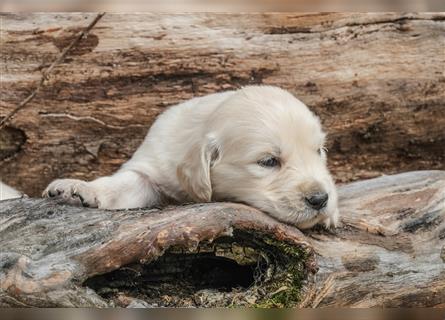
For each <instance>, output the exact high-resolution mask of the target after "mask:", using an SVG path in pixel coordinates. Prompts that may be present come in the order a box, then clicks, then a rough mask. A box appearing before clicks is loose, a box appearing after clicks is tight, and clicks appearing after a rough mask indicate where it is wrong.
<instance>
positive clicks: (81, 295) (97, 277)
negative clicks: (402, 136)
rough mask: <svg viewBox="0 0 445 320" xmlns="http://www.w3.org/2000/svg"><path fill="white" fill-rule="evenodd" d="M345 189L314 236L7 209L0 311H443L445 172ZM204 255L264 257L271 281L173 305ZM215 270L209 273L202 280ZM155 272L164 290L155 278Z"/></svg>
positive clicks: (274, 226)
mask: <svg viewBox="0 0 445 320" xmlns="http://www.w3.org/2000/svg"><path fill="white" fill-rule="evenodd" d="M339 191H340V210H341V213H342V225H341V226H340V227H339V228H337V229H335V230H331V231H326V230H324V229H321V228H319V229H314V230H310V231H307V232H305V234H303V233H301V232H300V231H299V230H297V229H296V228H293V227H291V226H288V225H284V224H282V223H280V222H277V221H275V220H273V219H272V218H270V217H268V216H267V215H265V214H263V213H261V212H259V211H257V210H255V209H252V208H249V207H247V206H244V205H240V204H231V203H214V204H202V205H201V204H198V205H196V204H195V205H187V206H183V207H174V208H167V209H164V210H162V211H160V210H130V211H101V210H97V209H86V208H75V207H69V206H65V205H58V204H55V203H54V202H51V201H47V200H40V199H26V198H25V199H21V200H8V201H4V202H2V203H1V206H0V248H1V249H0V306H100V307H103V306H107V305H118V306H134V305H142V306H143V305H147V306H150V305H157V306H159V305H166V306H228V305H234V304H235V305H255V306H306V307H321V306H356V307H358V306H360V307H370V306H386V307H395V306H397V307H399V306H406V307H413V306H424V307H426V306H442V307H443V306H445V272H444V271H445V269H444V262H445V172H444V171H419V172H410V173H405V174H399V175H394V176H384V177H380V178H375V179H371V180H367V181H361V182H354V183H350V184H348V185H345V186H342V187H341V188H340V190H339ZM228 244H229V247H230V250H228V251H225V253H224V252H223V253H221V254H220V255H218V254H217V252H219V251H221V252H222V251H224V248H226V249H227V245H228ZM209 246H210V247H212V246H213V247H212V248H213V251H212V250H208V249H209ZM240 248H241V249H242V250H241V251H243V250H244V252H243V254H240V255H239V256H237V251H236V250H238V249H240ZM243 248H244V249H243ZM200 249H201V251H200ZM235 249H236V250H235ZM274 250H275V251H274ZM249 252H250V253H249ZM255 252H256V253H257V255H256V256H255ZM175 253H176V257H178V255H179V256H180V258H181V259H183V260H175V259H173V258H174V257H175ZM238 253H239V252H238ZM203 254H204V255H207V256H206V257H207V258H209V257H210V258H211V259H213V260H205V261H207V262H209V263H210V262H215V261H216V264H217V265H218V266H219V267H220V269H223V267H224V263H225V264H226V265H227V263H228V261H229V260H230V259H231V260H232V262H233V260H235V261H236V263H235V264H237V266H236V267H237V268H238V269H236V270H244V271H245V269H242V268H241V266H242V265H249V263H258V261H260V260H261V259H263V260H261V261H263V262H264V263H265V266H263V268H262V270H263V271H264V274H263V278H261V279H260V280H259V278H258V277H259V276H258V275H254V280H255V281H254V282H253V283H252V284H250V285H249V286H247V287H244V288H243V287H240V286H238V287H236V288H234V287H231V288H229V290H227V288H226V289H225V291H224V293H221V292H219V291H218V288H216V287H213V288H212V289H208V288H207V289H206V287H205V286H204V288H203V287H200V288H198V289H199V290H198V289H196V288H192V289H196V291H194V292H193V290H192V291H190V292H188V294H189V295H190V296H193V299H188V300H187V299H175V295H174V294H171V293H170V294H169V295H166V294H165V286H167V285H171V283H170V284H168V283H166V279H167V280H168V277H169V276H170V277H173V280H174V281H175V282H181V281H182V280H183V279H181V278H179V277H178V275H177V274H175V270H176V272H178V271H177V270H179V272H183V271H184V269H181V268H183V266H184V265H185V264H186V262H187V261H188V260H187V259H186V258H187V257H188V258H189V259H190V258H193V257H195V258H199V257H201V258H202V257H203ZM160 256H162V257H160ZM215 256H219V260H218V259H217V258H215ZM241 256H242V258H240V257H241ZM159 257H160V258H159ZM221 257H225V258H227V259H225V260H224V259H222V258H221ZM254 257H256V259H257V260H255V259H254V260H252V261H251V259H252V258H254ZM157 258H158V260H157V261H155V260H156V259H157ZM162 258H165V259H162ZM169 259H170V260H169ZM215 259H216V260H215ZM273 259H275V261H272V260H273ZM295 259H297V260H299V261H295ZM178 261H179V262H178ZM249 261H250V262H249ZM280 261H281V262H282V263H281V264H280ZM158 263H163V264H162V268H164V269H165V268H166V267H169V268H170V269H169V271H168V272H170V274H168V273H167V274H166V273H165V272H164V273H159V269H157V268H156V267H153V266H156V264H158ZM272 265H273V266H274V268H269V267H270V266H272ZM289 265H292V266H294V267H297V268H296V269H286V268H288V267H289ZM201 266H202V264H201ZM147 267H148V268H150V267H151V269H148V270H149V271H144V270H147V269H144V268H147ZM232 267H234V266H232ZM240 268H241V269H240ZM258 268H259V266H258V265H257V266H255V268H254V269H255V270H257V269H258ZM217 270H218V269H212V270H211V271H208V272H207V273H206V272H205V271H203V270H202V269H199V273H198V275H196V274H195V275H194V277H195V280H196V279H203V278H205V277H206V276H207V275H208V273H210V274H212V272H217ZM230 270H232V271H233V270H234V269H230V268H229V269H227V270H226V271H228V272H230ZM289 271H292V273H291V274H287V276H289V277H290V278H282V277H281V275H283V272H289ZM239 272H241V271H239ZM153 273H156V275H157V276H158V279H157V281H153V279H151V281H150V279H148V278H145V276H150V275H151V276H153ZM172 274H173V276H172ZM236 274H237V273H233V272H232V273H230V275H229V276H228V277H227V278H220V279H219V280H221V279H223V280H224V281H227V279H233V278H234V277H236ZM218 275H219V276H222V275H224V273H223V272H221V271H219V273H218ZM260 276H261V275H260ZM191 277H193V274H191ZM255 277H256V278H255ZM170 280H171V279H170ZM216 280H218V279H216ZM216 280H215V279H213V280H212V281H216ZM240 280H242V279H240ZM257 280H258V281H257ZM289 280H290V281H289ZM283 281H285V283H286V284H285V285H283ZM286 281H287V282H286ZM240 283H242V282H240ZM132 284H137V285H133V288H132V289H131V287H132ZM207 284H208V283H207ZM213 284H215V283H213ZM181 285H182V283H181ZM219 286H221V283H219ZM292 286H294V287H292ZM134 287H137V288H136V289H137V290H134V289H135V288H134ZM163 292H164V294H163ZM176 294H177V295H179V293H178V292H176ZM141 299H142V300H143V301H142V300H141Z"/></svg>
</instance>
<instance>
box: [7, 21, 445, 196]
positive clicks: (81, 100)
mask: <svg viewBox="0 0 445 320" xmlns="http://www.w3.org/2000/svg"><path fill="white" fill-rule="evenodd" d="M93 17H94V14H92V13H91V14H2V15H1V19H2V30H1V31H0V32H1V47H2V50H1V55H2V59H1V61H0V67H1V70H0V72H1V75H2V80H1V81H2V86H1V89H0V91H1V92H0V93H1V96H2V99H1V102H0V116H4V115H6V114H7V113H8V112H9V111H11V110H12V109H13V108H14V107H15V106H16V105H17V104H18V103H19V102H20V101H21V100H22V99H24V98H25V97H26V96H27V95H28V94H29V93H30V92H31V91H32V90H33V88H34V87H35V86H36V84H37V83H38V81H39V79H40V76H41V72H42V70H43V69H44V68H45V67H48V66H49V64H50V63H51V62H52V61H54V60H55V59H56V57H57V56H58V55H59V54H60V51H61V50H63V48H64V47H65V46H67V45H68V44H69V43H70V41H71V39H72V38H73V37H74V36H75V34H76V32H78V31H79V30H80V28H82V27H84V26H86V25H87V24H88V23H89V21H91V20H92V19H93ZM444 43H445V14H436V13H434V14H395V13H383V14H339V13H329V14H248V15H238V14H134V15H129V14H107V15H105V17H104V18H103V19H102V20H101V21H100V22H99V23H98V25H97V26H96V27H95V28H94V29H93V30H92V32H91V34H90V35H89V36H88V37H87V38H86V39H84V40H83V41H82V42H81V43H80V44H79V45H78V46H77V48H76V49H75V50H74V51H73V52H72V53H71V54H70V55H68V57H67V58H66V59H65V60H64V62H63V63H61V64H60V65H59V66H58V67H57V68H56V69H55V70H54V71H55V72H54V74H53V75H52V76H51V77H50V79H49V81H48V85H47V86H46V87H45V88H44V89H43V90H42V91H41V92H39V93H38V94H37V96H36V97H35V99H34V100H33V101H32V102H31V103H30V104H29V106H28V107H27V109H25V110H23V111H21V112H20V113H19V114H17V116H16V117H15V119H13V121H12V122H11V124H10V126H9V127H8V128H7V129H6V130H3V131H1V132H0V176H1V179H3V180H4V182H7V183H9V184H10V185H12V186H14V187H16V188H18V189H19V190H23V191H25V192H26V193H28V194H29V195H31V196H36V195H39V194H40V192H41V191H42V190H43V188H44V187H45V186H46V185H47V184H48V183H49V182H50V181H51V180H52V179H54V178H59V177H72V178H80V179H87V180H88V179H93V178H96V177H98V176H101V175H106V174H110V173H112V172H113V171H114V170H116V169H117V168H118V167H119V165H120V164H122V163H123V162H124V161H125V160H127V159H128V158H129V157H130V156H131V154H132V153H133V152H134V150H135V149H136V148H137V146H138V145H139V143H140V142H141V141H142V139H143V137H144V135H145V134H146V132H147V130H148V128H149V126H150V124H151V123H152V122H153V121H154V119H155V117H156V116H157V115H158V114H159V113H160V112H162V111H163V110H164V109H165V108H166V107H168V106H170V105H172V104H175V103H178V102H181V101H183V100H185V99H189V98H191V97H193V96H200V95H204V94H208V93H211V92H215V91H220V90H228V89H233V88H238V87H239V86H242V85H247V84H271V85H278V86H281V87H284V88H287V89H289V90H290V91H291V92H292V93H294V94H295V95H297V96H298V97H299V98H300V99H301V100H302V101H303V102H305V103H306V104H308V105H309V106H310V107H311V108H312V109H313V110H315V112H316V113H317V114H319V115H320V117H321V118H322V121H323V124H324V126H325V128H326V129H327V131H328V132H329V134H330V139H329V145H328V147H329V150H330V167H331V168H332V170H333V172H334V174H335V176H336V178H337V180H338V181H342V182H344V181H350V180H352V179H358V178H366V177H372V176H377V175H380V174H381V173H394V172H400V171H407V170H417V169H445V158H444V152H443V145H444V144H445V131H444V130H443V128H444V127H445V117H444V116H443V109H444V107H445V106H444V101H445V76H444V70H445V58H444V57H445V55H444Z"/></svg>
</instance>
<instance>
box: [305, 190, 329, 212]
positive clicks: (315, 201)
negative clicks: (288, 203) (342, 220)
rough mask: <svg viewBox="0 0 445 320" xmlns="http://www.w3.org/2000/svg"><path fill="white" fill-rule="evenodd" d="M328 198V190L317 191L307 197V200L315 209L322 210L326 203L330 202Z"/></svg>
mask: <svg viewBox="0 0 445 320" xmlns="http://www.w3.org/2000/svg"><path fill="white" fill-rule="evenodd" d="M328 198H329V196H328V194H327V193H326V192H317V193H313V194H311V195H310V196H308V197H306V198H305V200H306V203H307V204H308V205H309V206H311V207H312V208H314V209H315V210H320V209H322V208H324V207H326V204H327V203H328Z"/></svg>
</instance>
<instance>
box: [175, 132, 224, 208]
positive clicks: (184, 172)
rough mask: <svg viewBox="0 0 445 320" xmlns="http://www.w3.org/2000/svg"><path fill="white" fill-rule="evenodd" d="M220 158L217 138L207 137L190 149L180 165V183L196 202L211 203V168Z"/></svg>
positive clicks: (178, 169) (177, 171)
mask: <svg viewBox="0 0 445 320" xmlns="http://www.w3.org/2000/svg"><path fill="white" fill-rule="evenodd" d="M219 156H220V151H219V147H218V144H217V141H216V139H215V137H213V136H212V135H207V136H206V137H205V138H204V139H203V141H201V142H198V143H196V144H194V145H193V146H192V147H191V148H190V150H189V151H188V152H187V154H186V155H185V157H184V159H183V160H182V162H181V163H180V164H179V165H178V168H177V170H176V174H177V176H178V179H179V182H180V184H181V186H182V187H183V188H184V190H185V191H186V192H187V193H188V194H189V195H190V197H191V198H192V199H193V200H194V201H196V202H210V201H211V199H212V183H211V180H210V168H211V166H212V164H213V163H214V162H215V161H216V160H217V159H218V158H219Z"/></svg>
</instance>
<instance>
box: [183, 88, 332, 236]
mask: <svg viewBox="0 0 445 320" xmlns="http://www.w3.org/2000/svg"><path fill="white" fill-rule="evenodd" d="M324 141H325V134H324V133H323V131H322V129H321V126H320V122H319V119H318V118H317V117H316V116H315V115H314V114H312V113H311V111H309V109H308V108H307V107H306V106H305V105H304V104H303V103H301V102H300V101H299V100H297V99H296V98H295V97H294V96H292V95H291V94H290V93H288V92H287V91H284V90H282V89H279V88H275V87H265V86H260V87H246V88H243V89H242V90H239V91H238V92H236V93H235V94H234V95H233V96H231V97H230V98H229V99H228V100H226V101H225V102H224V103H223V104H221V105H220V106H219V107H218V108H217V109H216V111H215V112H214V113H213V114H212V115H211V116H210V118H209V120H208V123H206V125H205V129H204V132H203V138H202V141H199V142H198V143H197V144H196V145H195V146H194V147H192V148H191V150H190V151H189V153H188V155H187V156H186V157H185V159H184V161H183V163H182V164H181V165H180V166H179V167H178V177H179V180H180V181H181V184H182V185H183V187H184V188H185V189H186V190H187V192H188V193H189V194H190V195H191V197H192V198H193V199H194V200H196V201H200V202H203V201H204V202H205V201H211V200H212V199H213V200H227V201H236V202H244V203H247V204H249V205H251V206H253V207H256V208H258V209H261V210H263V211H265V212H267V213H269V214H270V215H271V216H273V217H275V218H277V219H279V220H281V221H284V222H286V223H290V224H293V225H296V226H297V227H299V228H309V227H311V226H313V225H315V224H316V223H318V222H323V223H325V224H326V225H328V226H329V225H332V224H333V225H335V224H336V222H337V216H338V209H337V193H336V190H335V185H334V182H333V180H332V178H331V176H330V174H329V171H328V169H327V167H326V153H325V149H324V147H323V145H324Z"/></svg>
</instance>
